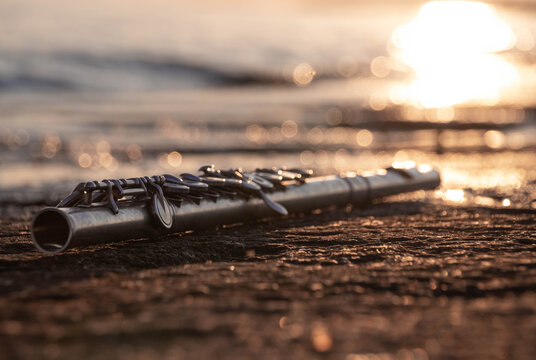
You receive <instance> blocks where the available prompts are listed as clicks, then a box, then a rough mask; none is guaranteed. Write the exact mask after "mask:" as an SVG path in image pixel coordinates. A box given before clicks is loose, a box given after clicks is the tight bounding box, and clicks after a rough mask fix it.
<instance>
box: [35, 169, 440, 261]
mask: <svg viewBox="0 0 536 360" xmlns="http://www.w3.org/2000/svg"><path fill="white" fill-rule="evenodd" d="M109 184H110V183H108V185H109ZM439 184H440V175H439V173H438V172H437V171H435V170H430V169H427V171H422V170H421V171H420V170H418V169H417V168H411V169H393V168H390V169H388V170H387V171H385V173H384V174H381V175H373V176H368V177H363V176H359V175H355V174H354V175H347V176H321V177H310V178H305V179H303V181H300V182H294V183H291V184H289V185H286V186H284V188H281V189H280V190H277V191H273V192H272V193H269V194H268V196H269V200H270V201H271V202H274V203H276V204H278V205H280V206H282V207H283V208H284V209H286V211H288V212H289V213H307V212H310V211H313V210H315V209H322V208H327V207H331V206H344V205H348V204H354V205H363V204H366V203H368V202H370V201H371V200H372V199H376V198H380V197H384V196H388V195H394V194H398V193H403V192H411V191H416V190H428V189H434V188H436V187H437V186H438V185H439ZM164 188H165V186H164ZM263 196H264V194H263ZM153 199H157V196H155V197H153ZM154 201H157V200H154ZM168 203H169V207H168V208H167V212H168V213H169V214H168V216H169V217H170V219H169V222H170V223H171V225H170V226H169V227H167V226H164V227H163V226H158V223H159V220H161V218H162V216H163V217H164V218H165V217H166V214H163V215H162V214H161V213H158V212H159V211H160V212H162V207H161V206H160V207H159V206H156V207H155V206H152V204H155V202H153V201H150V200H147V199H146V198H145V199H144V200H139V201H138V200H135V199H134V200H133V201H128V202H124V203H121V202H119V204H120V206H119V208H118V211H117V212H116V213H114V211H112V210H111V209H110V208H109V207H108V206H93V205H87V206H84V205H83V204H82V205H77V206H70V207H62V206H60V207H49V208H45V209H43V210H41V211H40V212H39V213H37V214H36V216H35V217H34V219H33V221H32V225H31V236H32V240H33V242H34V245H35V246H36V247H37V249H39V250H40V251H42V252H45V253H59V252H62V251H64V250H66V249H69V248H73V247H78V246H85V245H91V244H97V243H104V242H111V241H121V240H126V239H134V238H142V237H150V236H157V235H161V234H165V233H176V232H181V231H185V230H196V229H203V228H210V227H213V226H216V225H223V224H233V223H242V222H246V221H251V220H255V219H264V218H272V217H274V216H276V215H277V213H276V212H275V211H274V209H272V208H271V207H270V206H267V199H265V198H264V197H259V196H256V197H249V198H244V197H234V198H233V197H232V196H227V197H226V196H222V197H220V198H218V199H217V200H215V199H213V198H201V199H198V201H196V202H194V201H187V202H184V201H183V202H180V203H177V202H175V201H169V202H168ZM60 205H61V204H60ZM155 209H156V210H155ZM159 209H160V210H159ZM275 210H277V209H275ZM155 211H156V212H157V213H156V214H155ZM164 212H165V211H164ZM164 220H165V219H164Z"/></svg>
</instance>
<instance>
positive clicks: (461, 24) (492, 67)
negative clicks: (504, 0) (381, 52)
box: [391, 1, 530, 108]
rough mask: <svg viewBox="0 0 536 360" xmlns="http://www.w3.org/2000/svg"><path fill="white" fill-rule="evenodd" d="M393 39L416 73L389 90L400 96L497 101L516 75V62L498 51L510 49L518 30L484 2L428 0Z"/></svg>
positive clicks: (428, 102)
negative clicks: (410, 80)
mask: <svg viewBox="0 0 536 360" xmlns="http://www.w3.org/2000/svg"><path fill="white" fill-rule="evenodd" d="M529 35H530V34H529ZM391 41H392V43H393V44H394V45H395V48H394V50H393V55H394V58H395V59H396V61H399V62H402V63H403V64H406V65H408V66H410V67H411V69H413V71H414V73H415V76H416V79H415V80H414V81H413V83H411V84H410V85H408V86H405V87H398V88H396V91H395V92H394V93H393V94H391V95H392V97H394V99H395V100H398V101H400V102H401V101H404V100H406V99H407V101H409V102H410V103H413V104H419V105H421V106H424V107H428V108H430V107H447V106H451V105H455V104H461V103H464V102H467V101H471V100H473V101H478V102H479V103H480V104H482V105H495V104H497V103H498V102H499V100H500V97H501V91H502V90H503V89H505V88H506V87H507V86H509V85H513V84H514V83H515V82H516V81H517V80H518V73H517V71H516V68H515V67H514V66H513V65H512V64H510V63H509V62H508V61H506V60H505V59H504V58H502V57H500V56H499V55H497V54H496V53H498V52H501V51H505V50H509V49H512V48H513V47H514V46H515V45H516V36H515V34H514V32H513V31H512V29H511V28H510V26H509V25H508V24H507V23H506V22H505V21H503V20H502V19H500V18H499V17H498V16H497V14H496V13H495V12H494V10H493V9H492V8H491V7H490V6H489V5H486V4H484V3H480V2H466V1H432V2H429V3H427V4H425V5H424V6H423V7H422V8H421V10H420V12H419V14H418V16H417V17H416V18H414V19H413V20H412V21H411V22H410V23H409V24H407V25H404V26H400V27H398V28H396V29H395V31H394V32H393V35H392V39H391ZM525 42H527V43H529V41H528V40H526V41H525Z"/></svg>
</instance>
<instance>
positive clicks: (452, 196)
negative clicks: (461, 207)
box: [444, 189, 465, 203]
mask: <svg viewBox="0 0 536 360" xmlns="http://www.w3.org/2000/svg"><path fill="white" fill-rule="evenodd" d="M444 199H445V200H448V201H452V202H458V203H461V202H464V201H465V192H464V191H463V190H462V189H449V190H447V192H446V193H445V194H444Z"/></svg>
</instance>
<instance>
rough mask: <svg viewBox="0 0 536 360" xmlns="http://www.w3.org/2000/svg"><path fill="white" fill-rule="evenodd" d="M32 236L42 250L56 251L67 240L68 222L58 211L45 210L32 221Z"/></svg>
mask: <svg viewBox="0 0 536 360" xmlns="http://www.w3.org/2000/svg"><path fill="white" fill-rule="evenodd" d="M33 236H34V239H35V242H36V243H37V245H39V246H40V247H41V248H42V249H43V250H45V251H50V252H56V251H58V250H59V249H62V248H63V246H65V244H66V243H67V241H69V224H68V223H67V219H65V218H64V217H63V216H62V215H61V214H60V213H58V212H55V211H46V212H43V213H42V214H40V215H39V216H37V218H36V219H35V221H34V223H33Z"/></svg>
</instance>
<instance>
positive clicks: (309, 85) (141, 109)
mask: <svg viewBox="0 0 536 360" xmlns="http://www.w3.org/2000/svg"><path fill="white" fill-rule="evenodd" d="M425 3H426V2H424V1H394V0H386V1H378V2H368V1H345V0H341V1H333V2H331V1H330V2H327V1H292V2H285V1H256V2H246V1H230V2H220V1H210V0H208V1H180V0H173V1H172V0H154V1H148V0H147V1H142V0H135V1H121V0H117V1H112V2H110V1H101V0H97V1H91V2H73V1H67V0H51V1H46V2H43V1H36V0H2V1H0V29H1V30H2V31H0V125H1V127H0V201H2V202H4V203H9V202H43V201H50V202H53V201H56V200H57V198H58V197H61V195H62V194H65V193H66V192H68V191H69V190H70V189H71V188H72V187H73V186H74V185H75V184H76V183H77V182H79V181H83V180H92V179H103V178H117V177H129V176H140V175H146V174H147V175H148V174H156V173H161V172H164V171H165V172H177V173H180V172H184V171H190V172H195V171H196V170H197V167H198V166H200V165H203V164H206V163H214V164H216V165H217V166H219V167H243V168H255V167H267V166H302V167H310V168H314V169H315V170H316V171H317V172H319V173H327V172H339V171H347V170H356V169H363V170H366V169H373V168H377V167H383V166H389V164H390V163H391V162H393V161H399V160H400V161H406V160H413V161H417V162H429V163H431V164H433V165H434V166H436V167H439V168H440V169H441V170H442V171H443V172H445V173H446V174H449V178H448V179H447V180H446V181H445V182H444V184H445V185H444V188H443V189H442V190H440V192H438V193H437V194H435V195H434V196H435V197H436V198H437V199H443V198H445V199H447V200H448V196H447V195H446V194H447V192H448V190H460V189H461V191H462V192H463V194H464V195H463V196H462V198H463V199H466V200H467V199H474V198H475V197H478V196H487V195H482V194H484V193H485V194H488V193H487V192H489V191H491V192H492V193H493V194H492V196H491V195H490V194H488V195H490V196H491V198H492V199H495V200H497V199H498V200H497V201H498V203H497V204H499V205H501V204H502V203H501V201H502V200H501V199H503V198H507V197H508V198H511V197H512V196H513V195H512V194H514V192H515V190H516V189H520V188H522V189H525V190H526V191H525V192H526V193H525V195H524V197H523V198H522V199H518V200H516V201H517V204H518V205H519V206H525V207H526V206H529V207H530V206H532V203H533V202H532V200H533V199H532V197H531V196H532V195H531V194H532V190H531V189H532V187H531V186H532V185H530V184H531V181H533V180H534V179H536V174H534V170H533V169H535V168H536V167H534V165H536V162H535V160H534V156H533V153H532V152H533V150H534V148H535V146H536V140H535V139H536V136H534V135H535V133H536V129H535V127H534V124H535V123H534V116H535V113H534V110H533V108H534V103H535V99H536V87H535V84H536V65H535V64H536V48H535V46H534V39H535V37H536V21H534V20H535V19H536V7H535V6H534V5H533V4H532V2H530V1H526V2H525V1H503V2H493V3H492V4H491V6H492V7H493V9H494V11H495V14H496V15H497V17H498V18H500V19H502V20H503V21H505V22H506V23H507V24H508V26H509V27H510V29H511V32H512V34H513V35H512V36H513V37H514V38H515V46H514V45H512V46H509V47H508V49H506V50H501V51H499V52H498V56H500V58H501V59H502V60H501V61H503V60H504V61H507V62H508V63H509V64H510V66H511V67H512V68H513V69H515V71H516V74H517V79H516V81H515V83H514V84H511V85H509V86H506V87H505V88H504V89H501V93H500V96H499V95H497V96H498V97H497V98H496V99H495V98H494V99H492V100H493V101H492V102H490V101H488V100H486V101H487V102H484V103H482V102H471V101H469V102H465V103H462V104H456V105H452V106H451V105H449V106H442V107H441V108H439V109H427V108H423V107H419V106H414V105H411V104H407V103H405V102H403V101H401V100H400V99H399V97H400V96H398V95H397V94H398V92H397V91H395V90H396V89H401V87H400V86H405V84H408V83H409V82H411V81H413V79H414V78H415V73H416V72H418V71H412V70H411V69H410V68H408V66H400V64H399V63H397V62H396V61H395V60H394V57H395V55H396V51H394V50H393V34H394V32H395V30H396V29H397V28H398V27H400V26H403V25H405V24H408V23H409V22H411V21H412V19H415V18H416V17H417V16H418V14H419V11H420V10H419V9H421V7H422V6H423V4H425ZM477 15H478V14H477ZM453 19H455V17H454V18H453ZM453 21H454V20H453ZM479 26H483V25H482V23H479V22H477V21H475V24H474V27H475V28H478V27H479ZM433 49H436V48H433ZM431 51H432V50H431ZM434 51H436V50H434ZM421 55H422V56H427V53H426V52H424V53H423V54H421ZM428 55H429V54H428ZM490 78H494V74H493V73H492V74H490ZM482 80H485V79H482ZM461 82H462V83H461V84H458V85H459V89H460V91H461V90H462V89H464V88H470V86H469V85H470V84H469V81H468V83H467V84H465V83H464V82H463V80H462V81H461ZM492 85H493V84H492ZM397 86H398V87H397ZM394 89H395V90H394ZM477 90H478V89H477ZM499 163H500V164H503V165H504V166H503V167H502V168H498V167H497V166H496V164H499ZM468 164H471V169H472V170H468ZM506 165H507V166H506ZM505 166H506V167H505ZM482 174H484V175H482ZM508 174H514V175H508ZM482 176H487V177H489V178H490V180H489V181H487V182H486V181H482ZM493 179H502V183H501V182H500V181H499V182H497V181H498V180H497V181H496V180H493ZM501 184H502V185H504V188H502V187H501V186H502V185H501ZM466 189H473V190H474V189H476V190H475V191H477V192H478V194H480V195H474V194H476V193H474V192H473V193H471V192H467V190H466ZM489 189H491V190H489ZM471 191H472V190H471ZM450 194H451V195H450V197H454V198H456V196H455V195H456V194H458V195H459V193H452V192H451V193H450ZM453 194H454V195H453ZM501 194H502V195H501ZM458 198H459V196H458ZM495 200H494V201H495ZM461 202H463V201H461Z"/></svg>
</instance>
